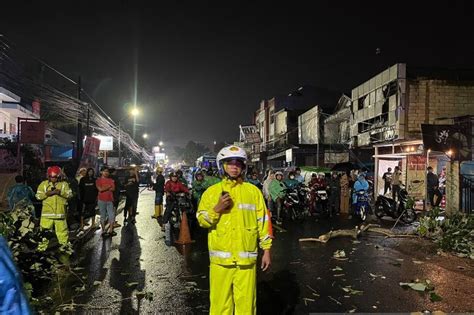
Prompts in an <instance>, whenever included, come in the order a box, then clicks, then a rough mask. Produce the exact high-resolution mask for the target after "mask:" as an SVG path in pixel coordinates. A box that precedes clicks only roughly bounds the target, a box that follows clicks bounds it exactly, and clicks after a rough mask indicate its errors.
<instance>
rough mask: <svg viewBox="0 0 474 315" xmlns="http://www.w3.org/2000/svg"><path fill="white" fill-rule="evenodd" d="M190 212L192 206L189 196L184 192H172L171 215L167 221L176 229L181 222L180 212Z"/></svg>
mask: <svg viewBox="0 0 474 315" xmlns="http://www.w3.org/2000/svg"><path fill="white" fill-rule="evenodd" d="M184 211H186V214H192V213H191V212H192V211H193V206H192V202H191V200H190V198H189V197H188V195H187V194H185V193H178V194H173V207H172V208H171V216H170V219H169V222H170V224H171V226H172V227H173V228H175V229H178V228H179V227H180V224H181V214H182V213H183V212H184Z"/></svg>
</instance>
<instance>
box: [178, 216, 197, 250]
mask: <svg viewBox="0 0 474 315" xmlns="http://www.w3.org/2000/svg"><path fill="white" fill-rule="evenodd" d="M175 243H176V244H181V245H186V244H191V243H194V241H193V240H192V239H191V233H190V232H189V225H188V216H187V215H186V211H184V212H183V217H182V219H181V226H180V227H179V238H178V240H177V241H176V242H175Z"/></svg>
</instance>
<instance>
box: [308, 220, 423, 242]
mask: <svg viewBox="0 0 474 315" xmlns="http://www.w3.org/2000/svg"><path fill="white" fill-rule="evenodd" d="M364 232H374V233H378V234H383V235H385V237H410V238H411V237H418V236H417V235H415V234H406V233H405V234H398V233H394V232H392V231H391V230H389V229H385V228H381V227H380V225H378V224H367V225H363V226H361V227H360V229H359V227H357V226H356V227H355V228H354V229H352V230H335V231H329V232H328V233H326V234H322V235H320V236H319V237H316V238H315V237H309V238H300V239H299V241H300V242H321V243H327V242H328V241H329V240H330V239H332V238H336V237H346V236H347V237H352V238H353V239H355V240H356V239H357V238H358V237H359V236H360V235H361V234H363V233H364Z"/></svg>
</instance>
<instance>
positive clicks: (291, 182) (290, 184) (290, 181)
mask: <svg viewBox="0 0 474 315" xmlns="http://www.w3.org/2000/svg"><path fill="white" fill-rule="evenodd" d="M283 182H284V183H285V186H286V187H287V188H289V189H293V188H296V186H298V185H299V184H300V182H299V181H298V180H296V173H295V172H293V171H291V172H289V173H288V178H287V179H285V180H284V181H283Z"/></svg>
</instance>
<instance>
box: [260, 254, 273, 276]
mask: <svg viewBox="0 0 474 315" xmlns="http://www.w3.org/2000/svg"><path fill="white" fill-rule="evenodd" d="M271 264H272V258H271V255H270V250H269V249H266V250H264V251H263V257H262V264H261V266H260V268H262V271H266V270H267V269H268V268H270V265H271Z"/></svg>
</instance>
